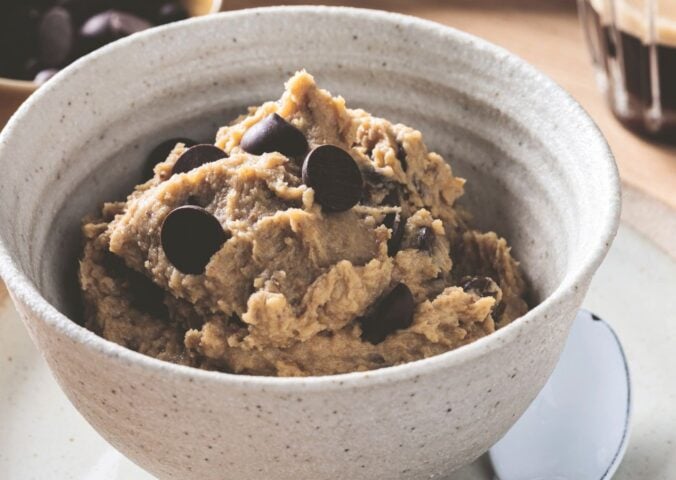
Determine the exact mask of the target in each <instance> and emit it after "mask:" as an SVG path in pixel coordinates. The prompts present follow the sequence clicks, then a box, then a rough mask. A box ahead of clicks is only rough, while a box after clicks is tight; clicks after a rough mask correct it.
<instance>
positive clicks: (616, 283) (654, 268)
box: [0, 226, 676, 480]
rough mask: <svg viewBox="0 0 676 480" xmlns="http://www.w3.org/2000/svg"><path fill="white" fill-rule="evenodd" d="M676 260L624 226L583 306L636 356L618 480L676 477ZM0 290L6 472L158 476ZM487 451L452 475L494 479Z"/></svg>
mask: <svg viewBox="0 0 676 480" xmlns="http://www.w3.org/2000/svg"><path fill="white" fill-rule="evenodd" d="M675 291H676V261H674V260H673V259H672V258H670V257H669V256H667V255H666V254H665V253H663V252H662V251H660V250H658V249H657V248H656V247H655V246H654V245H653V244H652V243H650V242H649V241H647V240H646V239H644V238H643V237H641V236H640V235H639V234H637V233H636V232H635V231H634V230H632V229H630V228H629V227H626V226H622V227H621V228H620V232H619V234H618V237H617V240H616V241H615V244H614V245H613V247H612V249H611V251H610V253H609V255H608V258H607V260H606V262H605V263H604V264H603V266H602V267H601V269H600V270H599V272H598V273H597V275H596V277H595V278H594V281H593V282H592V286H591V289H590V291H589V294H588V296H587V299H586V300H585V304H584V306H585V307H586V308H588V309H589V310H591V311H594V312H596V313H598V314H599V315H600V316H601V317H602V318H604V319H605V320H606V321H608V322H609V323H610V324H612V326H613V328H614V329H615V331H616V332H617V333H618V335H619V337H620V339H621V341H622V343H623V346H624V348H625V352H626V354H627V357H628V359H629V363H630V367H631V372H632V380H633V387H634V392H633V393H634V411H633V425H632V435H631V439H630V442H629V447H628V449H627V454H626V456H625V459H624V461H623V462H622V464H621V466H620V468H619V470H618V471H617V473H616V475H615V479H619V480H624V479H637V478H646V479H647V478H649V479H652V480H673V479H675V478H676V408H675V407H674V405H676V375H675V374H674V371H675V369H676V295H675V294H674V292H675ZM3 297H6V295H4V291H0V479H2V480H5V479H8V480H10V479H11V480H28V479H36V480H38V479H39V480H42V479H47V478H49V479H64V480H65V479H73V480H123V479H124V480H152V477H151V476H150V475H148V474H146V473H145V472H143V471H142V470H141V469H140V468H138V467H136V466H135V465H134V464H133V463H131V462H130V461H129V460H127V459H125V458H124V457H123V456H122V455H120V454H119V453H117V451H116V450H114V449H113V448H112V447H111V446H109V445H108V444H107V443H106V442H105V440H103V439H102V438H101V437H100V436H99V435H98V434H97V433H96V432H95V431H94V430H93V429H92V428H91V427H90V426H89V425H88V424H87V423H86V422H85V421H84V419H83V418H82V417H81V416H80V415H79V414H78V413H77V411H76V410H75V409H74V408H73V407H72V406H71V404H70V403H69V402H68V400H67V399H66V397H65V396H64V395H63V394H62V393H61V391H60V390H59V388H58V386H57V385H56V383H55V381H54V379H53V378H52V376H51V374H50V373H49V371H48V369H47V366H46V365H45V363H44V361H43V360H42V358H41V357H40V355H39V354H38V353H37V351H36V350H35V347H34V346H33V344H32V343H31V341H30V339H29V338H28V335H27V334H26V331H25V330H24V328H23V326H22V325H21V322H20V320H19V319H18V317H17V315H16V313H15V312H14V309H13V308H12V306H11V303H10V301H9V300H8V299H6V298H4V300H3ZM491 478H492V474H491V470H490V467H489V466H488V463H487V461H486V459H485V458H482V459H480V460H479V461H477V462H475V463H474V464H472V465H469V466H467V467H465V468H463V469H462V470H460V471H459V472H456V473H455V474H454V475H453V476H452V479H453V480H479V479H491Z"/></svg>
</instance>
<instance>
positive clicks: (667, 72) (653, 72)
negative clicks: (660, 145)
mask: <svg viewBox="0 0 676 480" xmlns="http://www.w3.org/2000/svg"><path fill="white" fill-rule="evenodd" d="M673 1H676V0H673ZM595 3H597V2H595ZM608 3H613V4H614V5H615V6H617V5H618V3H619V2H617V1H614V2H612V1H611V0H609V1H608ZM595 7H596V8H595ZM579 8H580V17H581V19H582V23H583V27H584V29H585V34H586V35H587V40H588V43H589V45H590V49H591V53H592V57H593V60H594V64H595V66H596V68H597V73H598V76H599V79H600V83H601V85H602V87H603V89H604V90H606V93H607V95H608V100H609V102H610V105H611V108H612V109H613V112H614V113H615V115H616V116H617V117H618V118H619V119H620V120H621V121H622V122H623V123H625V125H627V126H628V127H629V128H632V129H633V130H637V131H640V132H642V133H647V134H649V135H652V136H656V137H658V138H660V139H661V140H665V141H669V142H675V143H676V45H668V44H665V43H663V42H662V41H661V40H660V38H659V36H658V37H657V38H656V39H655V40H654V41H646V40H645V35H644V36H643V38H641V37H640V36H639V35H638V34H637V33H636V32H630V31H629V29H628V28H623V24H622V21H621V20H618V18H617V16H618V13H617V11H614V10H612V9H610V13H609V12H608V10H609V9H606V10H605V16H602V13H599V10H600V9H599V7H598V3H597V4H596V5H594V4H592V2H591V1H590V0H582V1H580V2H579ZM608 16H610V17H611V18H607V17H608ZM604 17H605V18H604ZM612 17H614V18H612ZM648 22H650V20H649V19H645V24H648ZM635 25H636V24H635ZM638 25H641V23H638ZM674 28H675V29H676V23H674ZM675 33H676V31H675ZM675 38H676V36H675Z"/></svg>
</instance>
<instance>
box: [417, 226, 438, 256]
mask: <svg viewBox="0 0 676 480" xmlns="http://www.w3.org/2000/svg"><path fill="white" fill-rule="evenodd" d="M416 240H417V244H418V249H419V250H425V251H427V252H429V251H430V250H431V249H432V245H433V244H434V230H432V228H431V227H422V228H421V229H420V230H418V238H417V239H416Z"/></svg>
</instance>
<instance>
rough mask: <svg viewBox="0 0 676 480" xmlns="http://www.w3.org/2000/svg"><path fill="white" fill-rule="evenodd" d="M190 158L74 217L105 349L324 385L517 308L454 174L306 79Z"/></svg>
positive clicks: (510, 274)
mask: <svg viewBox="0 0 676 480" xmlns="http://www.w3.org/2000/svg"><path fill="white" fill-rule="evenodd" d="M301 134H302V135H301ZM327 145H328V146H329V147H326V146H327ZM187 147H188V146H187V145H186V142H178V143H175V145H174V147H173V149H171V151H170V152H169V154H168V156H167V157H166V158H165V159H164V160H163V161H161V162H160V163H158V164H157V165H156V166H155V167H154V170H153V176H152V178H151V179H150V180H148V181H147V182H145V183H142V184H140V185H138V186H137V187H136V188H135V190H134V191H133V192H132V193H131V194H130V195H129V196H128V197H127V199H126V201H124V202H115V203H107V204H105V205H104V206H103V208H102V210H101V211H100V214H98V215H96V216H95V217H90V218H87V219H85V221H84V224H83V234H84V241H85V246H84V253H83V256H82V259H81V261H80V269H79V278H80V284H81V289H82V294H83V299H84V308H85V318H86V326H87V328H89V329H91V330H93V331H94V332H97V333H98V334H100V335H102V336H103V337H104V338H106V339H108V340H111V341H113V342H116V343H119V344H120V345H123V346H125V347H127V348H130V349H133V350H136V351H138V352H141V353H144V354H146V355H151V356H153V357H157V358H159V359H163V360H167V361H171V362H176V363H180V364H184V365H191V366H194V367H198V368H204V369H213V370H220V371H224V372H232V373H240V374H250V375H273V376H274V375H276V376H307V375H330V374H337V373H343V372H352V371H362V370H370V369H375V368H380V367H385V366H389V365H396V364H401V363H404V362H409V361H413V360H417V359H421V358H425V357H429V356H432V355H437V354H440V353H443V352H446V351H448V350H451V349H454V348H457V347H459V346H461V345H465V344H467V343H469V342H472V341H474V340H476V339H478V338H480V337H483V336H485V335H488V334H490V333H491V332H493V331H494V330H495V329H496V328H500V327H503V326H505V325H506V324H508V323H510V322H511V321H513V320H514V319H515V318H517V317H519V316H521V315H523V314H524V313H525V312H526V311H527V309H528V307H527V304H526V302H525V301H524V295H525V292H526V288H525V284H524V280H523V278H522V275H521V272H520V271H519V267H518V263H517V262H516V261H515V260H514V259H513V258H512V256H511V254H510V248H509V246H508V244H507V242H506V241H505V240H504V239H502V238H500V237H498V236H497V235H496V234H495V233H493V232H479V231H477V230H474V229H472V228H471V227H470V226H469V223H468V222H469V220H468V218H469V217H468V215H467V214H465V213H464V212H462V211H461V210H460V209H458V208H455V207H454V202H455V201H456V199H457V198H458V197H460V196H461V195H462V194H463V185H464V180H463V179H461V178H458V177H455V176H454V175H453V173H452V171H451V167H450V166H449V165H448V163H446V162H445V161H444V160H443V159H442V158H441V156H439V155H437V154H436V153H433V152H430V151H428V149H427V147H426V146H425V144H424V143H423V138H422V135H421V133H420V132H419V131H417V130H414V129H412V128H410V127H407V126H405V125H401V124H392V123H391V122H389V121H387V120H385V119H382V118H377V117H374V116H372V115H371V114H369V113H367V112H365V111H363V110H359V109H356V110H355V109H348V108H347V107H346V105H345V101H344V100H343V99H342V98H341V97H332V96H331V94H330V93H329V92H327V91H325V90H322V89H320V88H318V87H317V85H316V84H315V81H314V79H313V77H312V76H311V75H309V74H308V73H306V72H304V71H302V72H298V73H297V74H295V75H294V76H293V77H292V78H291V79H290V80H289V81H288V82H287V84H286V91H285V92H284V94H283V95H282V97H281V99H280V100H278V101H275V102H268V103H264V104H263V105H261V106H259V107H253V108H250V109H249V111H248V113H247V114H245V115H243V116H241V117H240V118H237V119H236V120H234V121H233V122H232V123H231V124H230V125H228V126H225V127H222V128H221V129H220V130H219V131H218V133H217V135H216V141H215V143H214V145H210V146H208V147H204V146H202V148H203V150H204V151H205V152H207V153H206V154H205V155H204V156H200V155H198V154H197V153H195V152H194V151H192V153H187V154H186V152H190V151H191V150H192V149H195V148H197V147H192V148H191V149H188V148H187ZM336 147H337V148H336ZM169 148H171V147H169ZM214 148H217V149H220V150H221V151H222V152H221V153H222V154H219V152H218V151H215V150H214ZM214 152H215V154H214ZM307 152H310V153H307ZM198 153H199V152H198ZM154 155H155V157H156V156H157V152H155V153H154ZM219 157H220V158H219ZM354 166H356V167H357V168H354Z"/></svg>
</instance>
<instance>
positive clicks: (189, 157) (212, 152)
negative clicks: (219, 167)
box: [171, 143, 228, 173]
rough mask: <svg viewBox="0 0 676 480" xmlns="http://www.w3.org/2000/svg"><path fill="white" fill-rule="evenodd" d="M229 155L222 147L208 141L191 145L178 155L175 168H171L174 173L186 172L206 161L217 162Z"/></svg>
mask: <svg viewBox="0 0 676 480" xmlns="http://www.w3.org/2000/svg"><path fill="white" fill-rule="evenodd" d="M227 156H228V155H227V154H226V153H225V152H224V151H223V150H221V149H220V148H218V147H216V146H214V145H210V144H207V143H202V144H200V145H195V146H193V147H190V148H189V149H187V150H186V151H185V152H183V153H182V154H181V156H180V157H178V160H176V163H175V164H174V168H173V169H172V170H171V172H172V173H185V172H189V171H190V170H192V169H194V168H197V167H201V166H202V165H204V164H205V163H211V162H215V161H216V160H220V159H222V158H226V157H227Z"/></svg>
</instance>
